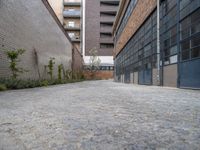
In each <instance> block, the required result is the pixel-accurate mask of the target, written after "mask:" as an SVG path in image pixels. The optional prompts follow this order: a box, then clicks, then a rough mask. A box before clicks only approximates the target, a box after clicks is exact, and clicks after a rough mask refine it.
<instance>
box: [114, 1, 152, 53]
mask: <svg viewBox="0 0 200 150" xmlns="http://www.w3.org/2000/svg"><path fill="white" fill-rule="evenodd" d="M155 7H156V0H145V1H144V0H138V2H137V4H136V7H135V9H134V10H133V12H132V15H131V16H130V18H129V21H128V23H127V24H126V27H125V28H124V31H123V32H122V34H121V36H120V37H119V40H118V41H117V42H116V43H115V49H114V56H116V55H117V54H118V53H119V52H120V51H121V50H122V49H123V47H124V46H125V45H126V43H127V42H128V40H129V39H130V38H131V37H132V35H133V34H134V33H135V32H136V31H137V30H138V28H139V27H140V26H141V25H142V23H143V22H144V21H145V20H146V18H147V17H148V16H149V15H150V13H151V12H152V11H153V10H154V9H155Z"/></svg>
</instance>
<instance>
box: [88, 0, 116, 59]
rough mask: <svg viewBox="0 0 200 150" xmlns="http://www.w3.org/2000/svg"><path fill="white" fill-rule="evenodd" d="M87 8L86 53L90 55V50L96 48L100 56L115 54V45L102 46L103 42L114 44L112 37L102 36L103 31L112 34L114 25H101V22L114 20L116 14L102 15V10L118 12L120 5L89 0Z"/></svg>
mask: <svg viewBox="0 0 200 150" xmlns="http://www.w3.org/2000/svg"><path fill="white" fill-rule="evenodd" d="M116 1H117V0H116ZM85 10H86V12H85V20H86V21H85V55H86V56H90V53H89V51H90V50H91V49H93V48H96V49H97V50H98V56H113V47H106V46H105V47H101V46H100V44H101V43H103V44H111V45H112V44H113V38H112V37H107V38H102V37H100V34H101V33H110V34H111V32H112V28H111V27H112V25H111V27H109V26H104V27H101V25H100V24H101V23H112V22H114V19H115V16H101V15H100V12H110V11H113V12H117V10H118V6H117V5H111V6H102V5H101V4H100V1H99V0H87V1H86V8H85ZM102 40H105V41H102Z"/></svg>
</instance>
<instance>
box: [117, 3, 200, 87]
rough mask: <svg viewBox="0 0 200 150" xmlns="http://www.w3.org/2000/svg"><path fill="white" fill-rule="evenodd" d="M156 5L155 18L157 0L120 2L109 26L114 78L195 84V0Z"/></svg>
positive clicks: (198, 76) (198, 31)
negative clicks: (110, 26)
mask: <svg viewBox="0 0 200 150" xmlns="http://www.w3.org/2000/svg"><path fill="white" fill-rule="evenodd" d="M159 6H160V9H159V16H160V17H159V19H158V18H157V14H158V12H157V1H156V0H146V1H143V0H127V1H121V2H120V8H119V11H118V13H117V17H116V20H115V23H114V25H113V35H114V41H115V48H114V61H115V73H114V74H115V80H116V81H121V82H126V83H130V82H131V83H136V84H145V85H163V86H172V87H180V88H200V69H199V66H200V1H199V0H193V1H191V0H177V1H175V0H173V1H171V0H161V1H160V5H159ZM157 19H158V20H159V22H158V21H157ZM158 23H159V30H158V28H157V25H158ZM157 31H159V32H157ZM157 37H159V38H157ZM157 44H159V45H157ZM158 64H159V65H158Z"/></svg>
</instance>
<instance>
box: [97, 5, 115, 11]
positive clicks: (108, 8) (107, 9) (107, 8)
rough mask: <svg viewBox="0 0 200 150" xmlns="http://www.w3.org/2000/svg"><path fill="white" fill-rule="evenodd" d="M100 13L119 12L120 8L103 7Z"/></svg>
mask: <svg viewBox="0 0 200 150" xmlns="http://www.w3.org/2000/svg"><path fill="white" fill-rule="evenodd" d="M100 11H101V12H117V11H118V6H101V7H100Z"/></svg>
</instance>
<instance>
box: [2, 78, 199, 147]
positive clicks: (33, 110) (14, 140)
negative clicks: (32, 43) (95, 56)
mask: <svg viewBox="0 0 200 150" xmlns="http://www.w3.org/2000/svg"><path fill="white" fill-rule="evenodd" d="M143 149H149V150H165V149H171V150H199V149H200V91H193V90H182V89H176V88H161V87H154V86H137V85H131V84H121V83H114V82H112V81H111V80H108V81H85V82H80V83H74V84H67V85H59V86H51V87H47V88H35V89H26V90H16V91H7V92H1V93H0V150H143Z"/></svg>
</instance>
